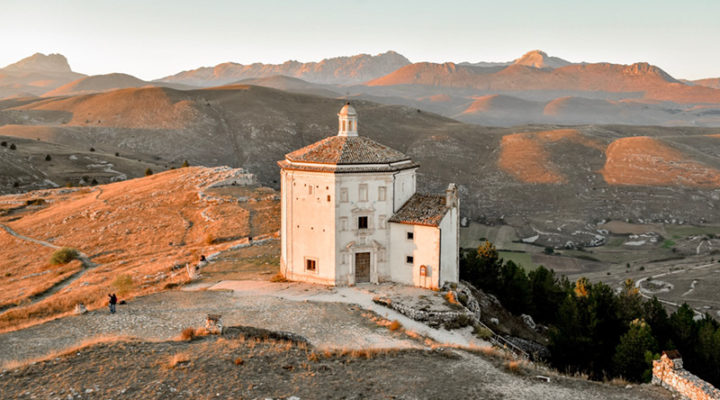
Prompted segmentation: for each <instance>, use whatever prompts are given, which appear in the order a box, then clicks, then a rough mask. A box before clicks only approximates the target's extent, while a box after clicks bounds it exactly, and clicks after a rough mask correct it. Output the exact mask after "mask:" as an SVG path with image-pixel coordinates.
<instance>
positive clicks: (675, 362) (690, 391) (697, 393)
mask: <svg viewBox="0 0 720 400" xmlns="http://www.w3.org/2000/svg"><path fill="white" fill-rule="evenodd" d="M652 383H653V384H655V385H661V386H662V387H664V388H666V389H668V390H670V391H673V392H677V393H679V394H680V395H681V396H683V398H687V399H690V400H720V390H718V389H716V388H715V387H714V386H713V385H711V384H709V383H707V382H705V381H704V380H702V379H700V378H698V377H697V376H695V375H693V374H691V373H690V372H688V371H687V370H685V369H683V365H682V358H679V355H674V354H670V357H668V354H667V353H663V355H662V357H660V359H659V360H656V361H653V377H652Z"/></svg>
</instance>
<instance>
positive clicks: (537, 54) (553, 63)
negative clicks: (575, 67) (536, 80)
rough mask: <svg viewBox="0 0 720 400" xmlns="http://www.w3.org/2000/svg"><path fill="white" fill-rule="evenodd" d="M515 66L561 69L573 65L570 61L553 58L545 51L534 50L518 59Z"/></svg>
mask: <svg viewBox="0 0 720 400" xmlns="http://www.w3.org/2000/svg"><path fill="white" fill-rule="evenodd" d="M513 64H517V65H524V66H527V67H534V68H550V69H554V68H559V67H564V66H566V65H570V64H572V63H571V62H570V61H566V60H563V59H562V58H559V57H551V56H549V55H547V53H545V52H544V51H541V50H533V51H529V52H527V53H525V54H524V55H523V56H522V57H520V58H518V59H517V60H515V61H514V62H513Z"/></svg>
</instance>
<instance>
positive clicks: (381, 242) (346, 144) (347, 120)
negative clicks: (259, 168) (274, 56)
mask: <svg viewBox="0 0 720 400" xmlns="http://www.w3.org/2000/svg"><path fill="white" fill-rule="evenodd" d="M338 119H339V121H338V122H339V129H338V134H337V135H336V136H330V137H327V138H325V139H323V140H320V141H319V142H316V143H313V144H311V145H309V146H306V147H303V148H301V149H299V150H296V151H293V152H291V153H289V154H286V155H285V159H284V160H282V161H279V162H278V164H279V165H280V168H281V171H280V175H281V218H282V220H281V227H280V234H281V237H282V244H281V246H282V250H281V260H280V268H281V272H282V273H283V275H284V276H285V277H286V278H287V279H290V280H295V281H306V282H314V283H321V284H327V285H336V286H347V285H355V284H358V283H363V282H371V283H380V282H387V281H392V282H398V283H403V284H407V285H412V286H419V287H424V288H437V287H440V286H442V285H443V284H444V283H446V282H457V281H458V278H459V267H458V264H459V252H458V215H459V199H458V194H457V189H456V187H455V185H454V184H450V185H449V186H448V188H447V190H446V191H445V193H444V194H442V195H434V194H420V193H417V192H416V191H415V188H416V181H415V180H416V178H415V173H416V170H417V169H418V167H419V165H418V164H416V163H415V162H413V161H412V160H411V159H410V157H408V156H406V155H405V154H403V153H401V152H399V151H397V150H394V149H391V148H390V147H388V146H385V145H383V144H380V143H378V142H376V141H374V140H372V139H370V138H367V137H364V136H360V135H359V134H358V115H357V112H356V111H355V109H354V108H353V107H352V106H351V105H350V103H347V104H346V105H345V106H344V107H343V108H342V109H341V110H340V112H339V113H338Z"/></svg>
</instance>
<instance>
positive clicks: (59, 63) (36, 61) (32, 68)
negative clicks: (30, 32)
mask: <svg viewBox="0 0 720 400" xmlns="http://www.w3.org/2000/svg"><path fill="white" fill-rule="evenodd" d="M3 69H4V70H5V71H18V72H25V71H27V72H72V70H71V69H70V64H68V61H67V58H65V56H64V55H62V54H57V53H53V54H48V55H45V54H43V53H35V54H33V55H31V56H30V57H26V58H23V59H22V60H20V61H18V62H16V63H13V64H10V65H8V66H7V67H5V68H3Z"/></svg>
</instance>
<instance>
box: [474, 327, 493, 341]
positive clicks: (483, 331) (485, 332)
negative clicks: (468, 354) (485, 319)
mask: <svg viewBox="0 0 720 400" xmlns="http://www.w3.org/2000/svg"><path fill="white" fill-rule="evenodd" d="M473 334H475V336H477V337H479V338H480V339H482V340H490V339H491V338H492V337H493V332H492V331H491V330H490V329H488V328H486V327H484V326H480V325H475V329H474V330H473Z"/></svg>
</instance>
